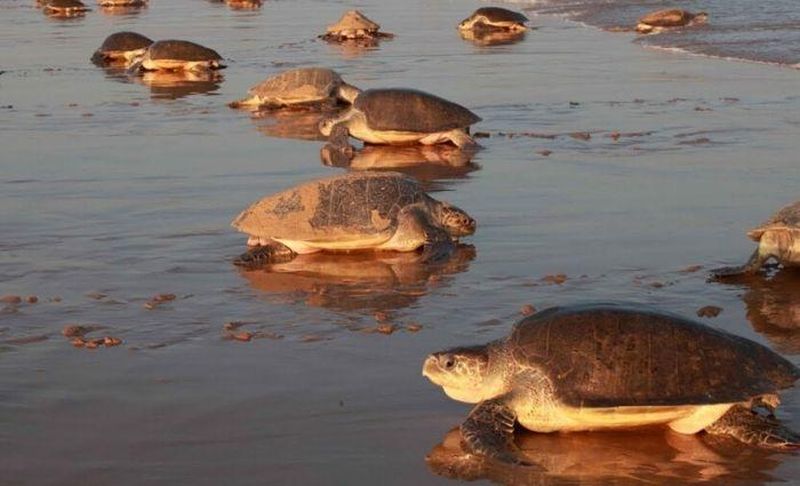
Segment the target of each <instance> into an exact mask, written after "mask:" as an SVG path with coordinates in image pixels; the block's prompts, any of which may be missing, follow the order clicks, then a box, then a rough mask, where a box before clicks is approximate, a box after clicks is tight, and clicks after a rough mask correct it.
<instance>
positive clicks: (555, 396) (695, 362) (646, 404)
mask: <svg viewBox="0 0 800 486" xmlns="http://www.w3.org/2000/svg"><path fill="white" fill-rule="evenodd" d="M476 348H478V347H476ZM480 348H482V349H484V350H486V351H488V356H489V358H488V364H487V365H486V366H487V369H488V371H487V372H486V374H487V375H488V376H489V378H487V379H486V380H488V381H484V383H483V384H482V387H481V388H480V389H479V390H475V389H472V390H465V389H459V388H457V387H456V386H455V385H452V384H451V387H450V388H447V387H445V388H444V391H445V393H446V394H447V395H448V396H450V397H451V398H454V399H456V400H460V401H466V402H470V403H476V402H477V403H479V404H478V406H476V407H475V408H474V409H473V411H472V412H471V413H470V415H469V417H468V418H467V420H466V421H465V422H464V424H462V426H461V429H462V434H463V436H464V440H465V443H466V445H467V447H468V448H469V449H470V450H471V451H472V452H474V453H478V454H484V455H489V456H493V457H496V458H498V459H501V460H505V461H509V462H520V461H521V462H524V460H523V459H521V458H520V453H519V451H518V450H517V449H516V446H515V445H514V442H513V430H514V425H515V424H516V423H519V424H521V425H522V426H524V427H525V428H527V429H529V430H532V431H534V432H544V433H546V432H555V431H567V432H568V431H587V430H603V429H620V428H632V427H641V426H653V425H666V426H668V427H669V428H670V429H672V430H674V431H676V432H678V433H682V434H694V433H697V432H700V431H703V430H705V431H706V432H708V433H712V434H719V435H728V436H732V437H734V438H736V439H739V440H741V441H743V442H746V443H750V444H755V445H761V446H766V447H775V448H783V447H795V446H797V445H798V442H799V441H800V436H798V435H797V434H795V433H794V432H792V431H790V430H789V429H787V428H785V427H783V426H782V425H780V423H778V422H777V420H776V419H774V417H763V416H761V415H757V414H755V413H753V412H752V410H753V409H754V408H757V407H763V408H765V409H766V410H768V411H769V413H770V414H771V412H772V410H773V409H774V408H775V407H777V405H778V404H779V403H780V402H779V398H778V395H777V393H778V392H779V391H780V390H782V389H784V388H788V387H790V386H792V385H793V384H794V382H795V381H796V380H797V379H798V378H800V370H798V369H797V368H796V367H795V366H794V365H793V364H792V363H790V362H789V361H787V360H785V359H784V358H782V357H781V356H779V355H777V354H776V353H774V352H773V351H771V350H769V349H768V348H766V347H764V346H762V345H760V344H757V343H755V342H752V341H749V340H747V339H744V338H741V337H739V336H734V335H732V334H728V333H725V332H722V331H718V330H715V329H712V328H709V327H707V326H704V325H702V324H699V323H695V322H693V321H690V320H688V319H684V318H681V317H679V316H675V315H671V314H665V313H661V312H657V311H654V310H651V309H647V308H638V307H632V308H626V307H621V306H616V305H605V304H604V305H587V306H575V307H565V308H552V309H548V310H545V311H542V312H540V313H538V314H535V315H533V316H531V317H529V318H526V319H524V320H522V321H521V322H520V323H518V324H517V325H516V326H515V327H514V328H513V330H512V332H511V334H510V336H509V337H508V338H507V339H504V340H500V341H496V342H494V343H490V344H489V345H487V346H485V347H480ZM469 349H470V348H461V351H460V350H459V348H456V349H454V350H451V351H450V352H444V353H435V354H434V355H431V356H430V357H429V358H428V360H427V361H426V363H425V367H424V369H423V370H424V371H423V374H425V375H426V376H428V377H429V378H430V377H435V376H436V372H437V370H442V369H444V367H445V366H447V363H445V364H442V361H443V360H450V366H453V364H452V363H453V362H452V359H453V358H452V356H453V355H455V354H456V353H459V352H464V351H463V350H469ZM456 366H457V365H456ZM431 379H432V381H433V378H431Z"/></svg>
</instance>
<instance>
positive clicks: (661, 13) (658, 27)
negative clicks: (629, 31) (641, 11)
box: [636, 8, 708, 34]
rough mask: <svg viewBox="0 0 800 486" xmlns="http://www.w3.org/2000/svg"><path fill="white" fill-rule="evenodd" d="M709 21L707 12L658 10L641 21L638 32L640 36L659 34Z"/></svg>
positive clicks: (637, 26)
mask: <svg viewBox="0 0 800 486" xmlns="http://www.w3.org/2000/svg"><path fill="white" fill-rule="evenodd" d="M707 20H708V14H707V13H705V12H698V13H692V12H687V11H686V10H681V9H677V8H675V9H668V10H658V11H656V12H651V13H649V14H647V15H645V16H644V17H642V18H640V19H639V23H638V24H636V32H639V33H640V34H658V33H659V32H663V31H664V29H674V28H676V27H686V26H688V25H696V24H703V23H705V22H706V21H707Z"/></svg>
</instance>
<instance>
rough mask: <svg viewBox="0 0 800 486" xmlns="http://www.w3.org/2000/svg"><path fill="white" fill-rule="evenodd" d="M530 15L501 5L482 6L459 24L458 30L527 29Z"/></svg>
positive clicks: (518, 30) (515, 30)
mask: <svg viewBox="0 0 800 486" xmlns="http://www.w3.org/2000/svg"><path fill="white" fill-rule="evenodd" d="M527 21H528V17H526V16H524V15H522V14H521V13H519V12H515V11H513V10H508V9H506V8H501V7H481V8H479V9H478V10H476V11H475V12H473V13H472V15H470V16H469V17H467V18H465V19H464V20H462V21H461V23H459V24H458V30H461V31H468V30H505V31H511V32H520V31H523V30H526V29H527V27H526V26H525V22H527Z"/></svg>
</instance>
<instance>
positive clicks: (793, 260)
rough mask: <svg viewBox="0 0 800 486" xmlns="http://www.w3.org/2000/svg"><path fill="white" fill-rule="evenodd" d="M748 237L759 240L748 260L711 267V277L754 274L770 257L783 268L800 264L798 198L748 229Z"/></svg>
mask: <svg viewBox="0 0 800 486" xmlns="http://www.w3.org/2000/svg"><path fill="white" fill-rule="evenodd" d="M747 236H749V237H750V239H751V240H753V241H755V242H757V243H758V248H756V250H755V251H754V252H753V254H752V255H750V259H749V260H748V261H747V263H745V264H744V265H742V266H739V267H725V268H720V269H717V270H714V271H712V272H711V276H712V277H716V278H723V277H731V276H735V275H742V274H755V273H758V271H759V270H761V267H762V266H764V264H765V263H766V262H767V261H769V260H770V259H773V258H774V259H775V260H777V261H778V262H779V263H781V264H782V265H783V266H786V267H797V266H800V201H797V202H795V203H792V204H789V205H788V206H785V207H783V208H781V209H780V210H779V211H778V212H777V213H775V214H774V215H773V216H772V217H771V218H770V219H768V220H767V221H765V222H764V223H763V224H762V225H761V226H759V227H758V228H755V229H752V230H750V231H749V232H748V233H747Z"/></svg>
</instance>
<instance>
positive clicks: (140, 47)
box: [92, 32, 153, 66]
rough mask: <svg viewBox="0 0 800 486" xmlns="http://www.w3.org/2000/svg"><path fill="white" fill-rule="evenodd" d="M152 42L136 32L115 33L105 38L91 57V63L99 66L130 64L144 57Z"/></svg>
mask: <svg viewBox="0 0 800 486" xmlns="http://www.w3.org/2000/svg"><path fill="white" fill-rule="evenodd" d="M152 43H153V41H152V40H151V39H150V38H148V37H145V36H143V35H141V34H137V33H136V32H116V33H114V34H111V35H109V36H108V37H106V40H104V41H103V45H101V46H100V48H99V49H97V50H96V51H95V52H94V54H93V55H92V62H93V63H95V64H97V65H101V66H106V65H112V64H123V65H127V64H130V63H131V62H132V61H133V60H134V59H136V58H138V57H141V56H143V55H144V51H146V50H147V48H148V47H150V45H151V44H152Z"/></svg>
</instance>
